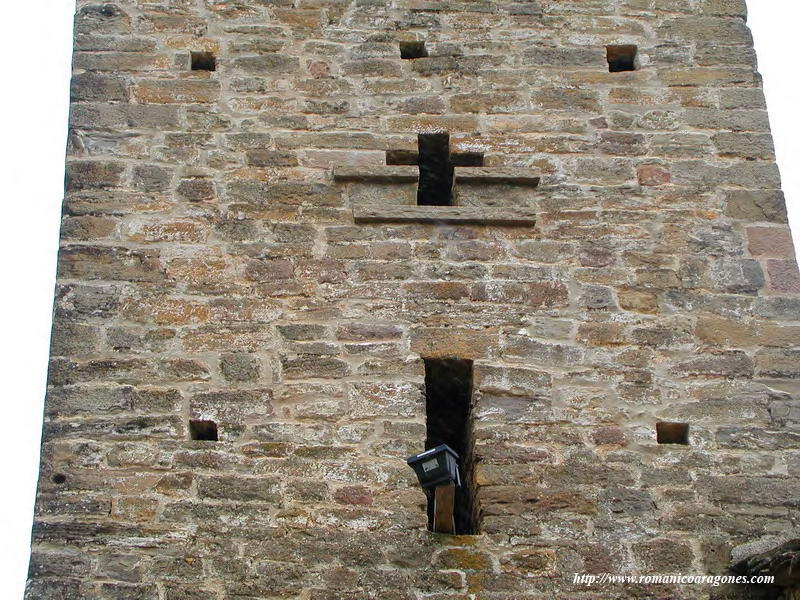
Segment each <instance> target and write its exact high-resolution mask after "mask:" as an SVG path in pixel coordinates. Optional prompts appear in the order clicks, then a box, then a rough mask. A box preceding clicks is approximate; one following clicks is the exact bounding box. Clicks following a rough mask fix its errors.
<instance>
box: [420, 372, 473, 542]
mask: <svg viewBox="0 0 800 600" xmlns="http://www.w3.org/2000/svg"><path fill="white" fill-rule="evenodd" d="M424 361H425V411H426V415H427V432H426V439H425V449H426V450H430V449H431V448H435V447H436V446H439V445H441V444H447V445H448V446H450V447H451V448H452V449H453V450H455V452H456V453H457V454H458V468H459V472H460V474H461V487H459V488H457V489H456V497H455V511H454V512H455V514H454V517H455V524H456V534H458V535H472V534H475V533H478V507H477V505H476V502H475V476H474V457H473V437H472V361H471V360H460V359H456V358H443V359H439V358H426V359H424ZM432 527H433V493H431V494H429V496H428V529H432Z"/></svg>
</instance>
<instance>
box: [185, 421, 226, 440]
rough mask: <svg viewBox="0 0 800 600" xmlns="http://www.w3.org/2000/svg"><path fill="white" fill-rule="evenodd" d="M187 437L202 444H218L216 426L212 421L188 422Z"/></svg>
mask: <svg viewBox="0 0 800 600" xmlns="http://www.w3.org/2000/svg"><path fill="white" fill-rule="evenodd" d="M189 437H190V438H191V439H193V440H199V441H203V442H218V441H219V436H218V434H217V424H216V423H214V421H189Z"/></svg>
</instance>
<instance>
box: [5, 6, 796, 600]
mask: <svg viewBox="0 0 800 600" xmlns="http://www.w3.org/2000/svg"><path fill="white" fill-rule="evenodd" d="M749 5H750V19H749V22H750V26H751V28H752V29H753V33H754V36H755V40H756V49H757V51H758V56H759V67H760V71H761V73H762V74H763V76H764V82H765V89H766V92H767V100H768V103H769V109H770V118H771V123H772V129H773V133H774V136H775V143H776V148H777V152H778V163H779V166H780V167H781V173H782V175H783V182H784V191H785V193H786V198H787V204H788V206H789V211H790V220H791V225H792V229H793V230H794V232H795V237H797V235H798V234H797V232H798V231H800V166H798V165H799V163H800V118H799V117H798V109H797V107H798V106H800V79H799V78H798V77H797V73H798V72H797V65H796V61H797V58H796V56H797V55H796V52H797V47H796V44H795V41H796V40H795V37H796V35H797V32H796V28H797V23H798V22H800V2H797V1H796V0H750V1H749ZM73 10H74V3H73V0H35V2H34V1H32V0H29V1H24V2H5V3H4V6H3V19H2V21H1V22H0V28H2V36H1V37H0V44H2V56H3V64H2V69H3V91H2V94H0V119H2V138H0V139H1V140H2V142H0V153H1V154H2V157H1V160H0V175H1V176H2V191H3V195H2V200H3V213H2V219H0V244H2V252H0V269H1V270H0V273H2V281H3V289H2V294H0V303H1V304H2V306H1V307H0V309H1V310H0V316H1V317H0V318H2V329H1V330H0V331H2V334H3V342H4V343H3V344H2V348H0V354H1V355H0V373H1V374H2V384H3V411H2V419H0V457H2V471H1V473H2V483H3V490H2V492H0V493H2V500H1V501H0V506H1V507H2V509H1V510H0V531H2V533H3V544H2V545H0V589H2V590H3V596H4V597H6V598H10V599H12V598H21V597H22V590H23V587H24V580H25V570H26V565H27V560H28V552H29V543H30V526H31V520H32V508H33V498H34V493H35V483H36V473H37V462H38V452H39V434H40V430H41V421H42V401H43V398H44V390H45V387H44V384H45V376H46V371H47V350H48V338H49V332H50V319H51V309H52V301H53V286H54V282H55V260H56V249H57V246H58V227H59V222H60V207H61V199H62V191H63V179H64V148H65V145H66V121H67V109H68V100H69V93H68V91H69V67H70V58H71V45H72V31H71V27H72V14H73Z"/></svg>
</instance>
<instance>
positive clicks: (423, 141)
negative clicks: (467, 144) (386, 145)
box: [386, 133, 483, 206]
mask: <svg viewBox="0 0 800 600" xmlns="http://www.w3.org/2000/svg"><path fill="white" fill-rule="evenodd" d="M417 147H418V151H417V152H412V151H409V150H387V151H386V164H387V165H418V166H419V187H418V189H417V205H419V206H452V204H453V183H454V181H453V173H454V168H455V167H482V166H483V153H482V152H460V153H459V152H456V153H451V152H450V134H449V133H420V134H419V136H418V137H417Z"/></svg>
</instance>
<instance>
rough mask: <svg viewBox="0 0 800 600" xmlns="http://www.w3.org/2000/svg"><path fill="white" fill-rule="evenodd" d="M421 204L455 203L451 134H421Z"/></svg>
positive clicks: (419, 198) (419, 191) (448, 204)
mask: <svg viewBox="0 0 800 600" xmlns="http://www.w3.org/2000/svg"><path fill="white" fill-rule="evenodd" d="M418 143H419V189H418V190H417V204H419V205H420V206H450V205H451V204H452V203H453V163H452V162H451V161H450V135H449V134H447V133H421V134H420V135H419V142H418Z"/></svg>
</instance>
